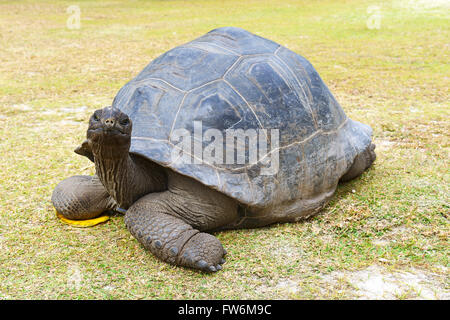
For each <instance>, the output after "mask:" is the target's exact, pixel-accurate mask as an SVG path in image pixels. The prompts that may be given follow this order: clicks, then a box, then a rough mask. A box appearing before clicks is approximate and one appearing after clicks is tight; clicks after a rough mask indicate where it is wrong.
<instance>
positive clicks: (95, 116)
mask: <svg viewBox="0 0 450 320" xmlns="http://www.w3.org/2000/svg"><path fill="white" fill-rule="evenodd" d="M99 120H100V118H99V117H98V115H97V114H96V113H94V121H99Z"/></svg>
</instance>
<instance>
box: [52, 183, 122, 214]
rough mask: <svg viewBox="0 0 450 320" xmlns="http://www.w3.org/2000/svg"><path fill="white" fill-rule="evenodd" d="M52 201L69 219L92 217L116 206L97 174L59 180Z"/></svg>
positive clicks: (57, 209)
mask: <svg viewBox="0 0 450 320" xmlns="http://www.w3.org/2000/svg"><path fill="white" fill-rule="evenodd" d="M52 203H53V206H54V207H55V209H56V211H58V212H59V213H60V214H62V215H63V216H64V217H66V218H67V219H71V220H85V219H92V218H95V217H97V216H99V215H100V214H101V213H102V212H104V211H106V210H111V209H114V208H115V206H116V202H115V201H114V199H112V197H111V196H110V195H109V194H108V192H107V191H106V189H105V187H104V186H103V184H102V183H101V182H100V180H99V179H98V177H97V176H73V177H70V178H67V179H65V180H63V181H61V182H60V183H59V184H58V185H57V186H56V188H55V190H54V191H53V194H52Z"/></svg>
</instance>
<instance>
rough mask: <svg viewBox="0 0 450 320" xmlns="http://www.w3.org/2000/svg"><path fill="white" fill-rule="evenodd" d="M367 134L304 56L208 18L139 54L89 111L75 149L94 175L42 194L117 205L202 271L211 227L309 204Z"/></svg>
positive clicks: (326, 192)
mask: <svg viewBox="0 0 450 320" xmlns="http://www.w3.org/2000/svg"><path fill="white" fill-rule="evenodd" d="M132 126H133V129H132ZM371 136H372V129H371V128H370V127H369V126H367V125H365V124H362V123H360V122H357V121H354V120H351V119H349V118H348V117H347V116H346V114H345V113H344V111H343V109H342V108H341V106H340V105H339V104H338V102H337V101H336V100H335V98H334V97H333V95H332V94H331V92H330V91H329V89H328V88H327V86H326V85H325V84H324V82H323V81H322V79H321V78H320V77H319V75H318V73H317V72H316V70H315V69H314V68H313V66H312V65H311V64H310V63H309V62H308V61H307V60H306V59H305V58H303V57H301V56H300V55H298V54H296V53H294V52H292V51H291V50H289V49H287V48H285V47H283V46H281V45H279V44H277V43H275V42H273V41H270V40H267V39H264V38H262V37H259V36H257V35H255V34H252V33H250V32H248V31H245V30H243V29H240V28H233V27H225V28H218V29H215V30H212V31H210V32H208V33H207V34H205V35H203V36H202V37H200V38H197V39H195V40H193V41H191V42H189V43H186V44H183V45H180V46H178V47H176V48H174V49H172V50H170V51H168V52H166V53H164V54H163V55H161V56H159V57H158V58H156V59H155V60H153V61H152V62H151V63H150V64H149V65H148V66H147V67H145V69H144V70H143V71H142V72H141V73H139V74H138V75H137V76H136V77H135V78H134V79H132V80H131V81H130V82H128V83H127V84H126V85H125V86H124V87H123V88H122V89H120V91H119V92H118V94H117V96H116V97H115V99H114V101H113V103H112V106H109V107H106V108H103V109H100V110H97V111H95V112H94V114H93V115H92V116H91V118H90V120H89V128H88V130H87V139H86V140H85V141H84V142H83V143H82V144H81V146H80V147H78V148H77V149H76V150H75V152H76V153H78V154H81V155H84V156H86V157H88V158H89V159H90V160H91V161H93V162H94V163H95V169H96V174H95V175H94V176H73V177H70V178H68V179H65V180H63V181H62V182H60V183H59V184H58V185H57V187H56V188H55V190H54V192H53V195H52V202H53V205H54V207H55V209H56V210H57V212H58V213H60V214H61V215H62V216H64V217H65V218H67V219H72V220H77V219H80V220H81V219H90V218H94V217H96V216H99V215H101V214H102V212H104V211H106V210H116V211H121V212H123V213H125V223H126V226H127V228H128V229H129V231H130V232H131V233H132V235H133V236H134V237H136V239H137V240H138V241H139V242H140V243H141V244H142V245H143V246H144V247H145V248H146V249H148V250H150V251H151V252H152V253H153V254H154V255H156V256H157V257H158V258H160V259H162V260H163V261H166V262H168V263H171V264H175V265H179V266H185V267H191V268H196V269H200V270H203V271H206V272H214V271H217V270H220V269H222V264H223V263H224V262H225V260H224V255H225V254H226V251H225V249H224V248H223V247H222V244H221V243H220V241H219V240H218V239H217V238H216V237H214V236H213V235H212V234H211V232H213V231H217V230H224V229H236V228H254V227H261V226H266V225H269V224H273V223H280V222H294V221H299V220H301V219H305V218H307V217H310V216H312V215H313V214H315V213H317V212H318V211H320V210H321V209H322V208H323V207H324V206H325V205H326V204H327V203H328V201H329V200H330V198H331V197H332V195H333V193H334V192H335V190H336V187H337V185H338V182H339V181H347V180H350V179H353V178H355V177H357V176H359V175H360V174H361V173H362V172H363V171H364V170H366V169H367V168H368V167H369V166H370V165H371V164H372V162H373V161H374V160H375V153H374V148H375V146H374V145H373V144H372V142H371V140H372V138H371Z"/></svg>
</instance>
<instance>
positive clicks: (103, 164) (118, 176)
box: [93, 145, 167, 210]
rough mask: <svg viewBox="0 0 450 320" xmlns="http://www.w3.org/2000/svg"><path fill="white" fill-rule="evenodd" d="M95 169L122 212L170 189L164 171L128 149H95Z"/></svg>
mask: <svg viewBox="0 0 450 320" xmlns="http://www.w3.org/2000/svg"><path fill="white" fill-rule="evenodd" d="M93 154H94V162H95V169H96V172H97V175H98V177H99V179H100V181H101V182H102V184H103V186H104V187H105V188H106V190H107V191H108V193H109V195H110V196H111V197H113V198H114V200H116V202H117V204H118V206H119V207H120V208H122V209H125V210H126V209H128V208H129V207H130V206H131V205H132V204H133V203H134V202H135V201H136V200H137V199H139V198H140V197H142V196H144V195H146V194H148V193H151V192H160V191H163V190H166V189H167V176H166V173H165V170H163V169H162V168H161V167H160V166H158V165H156V164H155V163H153V162H151V161H148V160H147V159H144V158H142V157H140V156H138V155H135V154H130V152H129V146H128V147H127V148H126V149H122V148H117V147H115V148H111V147H108V146H107V145H102V146H101V147H98V148H95V147H94V148H93Z"/></svg>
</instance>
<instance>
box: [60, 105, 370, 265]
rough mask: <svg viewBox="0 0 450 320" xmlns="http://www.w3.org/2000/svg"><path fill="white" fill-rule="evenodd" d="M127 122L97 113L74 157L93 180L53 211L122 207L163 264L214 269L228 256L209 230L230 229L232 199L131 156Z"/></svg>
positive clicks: (73, 181)
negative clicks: (82, 160)
mask: <svg viewBox="0 0 450 320" xmlns="http://www.w3.org/2000/svg"><path fill="white" fill-rule="evenodd" d="M131 132H132V123H131V120H130V119H129V118H128V116H127V115H126V114H124V113H122V112H121V111H119V110H118V109H114V108H112V107H106V108H103V109H100V110H97V111H95V113H94V114H93V115H92V116H91V118H90V120H89V128H88V130H87V140H86V141H84V142H83V143H82V145H81V146H80V147H78V148H77V149H76V150H75V152H76V153H78V154H81V155H84V156H86V157H88V158H89V159H91V160H92V161H93V162H94V163H95V168H96V175H95V176H92V177H91V176H73V177H70V178H68V179H65V180H63V181H62V182H60V183H59V184H58V185H57V186H56V188H55V190H54V192H53V195H52V202H53V205H54V207H55V208H56V210H57V211H58V212H59V213H60V214H62V215H64V216H65V217H67V218H69V219H90V218H94V217H96V216H98V215H100V214H101V213H102V212H104V211H106V210H120V209H125V210H127V211H126V214H125V223H126V226H127V228H128V229H129V230H130V232H131V233H132V235H133V236H134V237H135V238H136V239H137V240H138V241H139V242H140V243H141V244H142V245H143V246H144V247H145V248H146V249H148V250H150V251H151V252H152V253H153V254H154V255H155V256H157V257H158V258H160V259H162V260H163V261H166V262H168V263H171V264H174V265H179V266H184V267H190V268H195V269H199V270H202V271H205V272H215V271H218V270H220V269H222V264H223V263H224V262H225V260H224V256H225V254H226V251H225V250H224V248H223V247H222V244H221V243H220V241H219V240H218V239H217V238H216V237H214V236H213V235H211V234H209V233H207V231H212V230H219V229H223V228H226V226H227V225H230V224H232V222H233V221H235V220H236V219H237V217H238V215H239V210H240V205H239V204H238V203H237V201H236V200H234V199H231V198H229V197H228V196H226V195H224V194H222V193H220V192H218V191H215V190H213V189H210V188H208V187H206V186H204V185H203V184H201V183H200V182H197V181H195V180H194V179H191V178H189V177H185V176H182V175H180V174H178V173H176V172H174V171H172V170H170V169H168V168H163V167H161V166H159V165H157V164H155V163H153V162H151V161H148V160H146V159H144V158H142V157H139V156H137V155H135V154H131V153H129V149H130V142H131ZM373 150H374V145H371V146H369V148H368V149H367V150H366V151H365V152H364V153H362V154H360V155H358V156H357V157H356V159H355V161H354V163H353V165H352V167H351V168H350V169H349V170H348V172H347V173H346V174H345V175H344V176H343V177H342V179H341V180H345V181H347V180H350V179H353V178H355V177H357V176H359V175H360V174H361V173H362V172H363V171H364V170H365V169H366V168H368V167H369V166H370V165H371V164H372V162H373V161H374V160H375V153H374V151H373Z"/></svg>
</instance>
